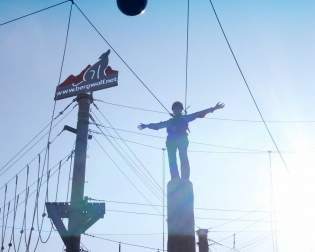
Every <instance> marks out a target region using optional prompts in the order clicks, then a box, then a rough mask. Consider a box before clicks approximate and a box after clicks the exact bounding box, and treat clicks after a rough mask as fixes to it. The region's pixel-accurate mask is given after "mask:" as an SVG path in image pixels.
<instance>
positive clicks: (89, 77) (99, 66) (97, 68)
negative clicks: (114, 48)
mask: <svg viewBox="0 0 315 252" xmlns="http://www.w3.org/2000/svg"><path fill="white" fill-rule="evenodd" d="M109 54H110V50H107V52H105V53H103V54H102V55H101V56H100V57H99V58H98V59H99V61H97V62H96V63H95V64H94V65H92V66H90V67H89V68H88V69H87V71H86V72H85V73H84V75H83V80H85V81H97V80H99V79H104V78H105V77H106V75H105V70H106V68H107V66H108V55H109Z"/></svg>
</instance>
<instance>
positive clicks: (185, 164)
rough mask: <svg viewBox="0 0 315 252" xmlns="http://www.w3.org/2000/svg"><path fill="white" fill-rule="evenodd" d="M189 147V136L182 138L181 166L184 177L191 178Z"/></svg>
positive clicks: (180, 146) (179, 147)
mask: <svg viewBox="0 0 315 252" xmlns="http://www.w3.org/2000/svg"><path fill="white" fill-rule="evenodd" d="M187 149H188V139H187V137H185V138H182V139H181V140H180V141H179V144H178V151H179V158H180V168H181V177H182V179H189V176H190V165H189V160H188V155H187Z"/></svg>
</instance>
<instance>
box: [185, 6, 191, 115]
mask: <svg viewBox="0 0 315 252" xmlns="http://www.w3.org/2000/svg"><path fill="white" fill-rule="evenodd" d="M189 19H190V0H187V22H186V59H185V114H187V90H188V63H189V61H188V60H189Z"/></svg>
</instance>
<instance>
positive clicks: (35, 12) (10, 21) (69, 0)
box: [0, 0, 71, 26]
mask: <svg viewBox="0 0 315 252" xmlns="http://www.w3.org/2000/svg"><path fill="white" fill-rule="evenodd" d="M67 2H71V0H66V1H63V2H60V3H57V4H54V5H50V6H48V7H46V8H43V9H40V10H37V11H34V12H31V13H28V14H26V15H23V16H20V17H17V18H14V19H11V20H8V21H6V22H3V23H0V26H3V25H6V24H9V23H12V22H15V21H17V20H20V19H23V18H26V17H29V16H32V15H35V14H37V13H40V12H43V11H46V10H49V9H51V8H54V7H57V6H59V5H62V4H64V3H67Z"/></svg>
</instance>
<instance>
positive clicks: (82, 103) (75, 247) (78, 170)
mask: <svg viewBox="0 0 315 252" xmlns="http://www.w3.org/2000/svg"><path fill="white" fill-rule="evenodd" d="M77 101H78V105H79V112H78V122H77V137H76V144H75V156H74V166H73V176H72V190H71V204H70V206H71V210H70V216H69V225H68V231H69V233H70V236H69V237H68V238H69V242H68V244H67V248H66V251H67V252H80V240H81V230H80V229H79V228H77V227H78V226H79V225H78V224H80V223H82V221H83V219H82V206H83V205H84V200H83V197H84V184H85V165H86V149H87V140H88V130H89V115H90V114H89V113H90V104H91V101H92V98H91V96H90V95H89V94H79V95H78V96H77Z"/></svg>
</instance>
